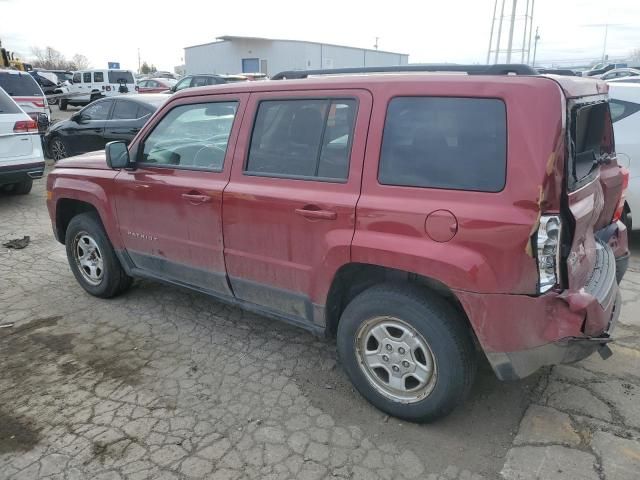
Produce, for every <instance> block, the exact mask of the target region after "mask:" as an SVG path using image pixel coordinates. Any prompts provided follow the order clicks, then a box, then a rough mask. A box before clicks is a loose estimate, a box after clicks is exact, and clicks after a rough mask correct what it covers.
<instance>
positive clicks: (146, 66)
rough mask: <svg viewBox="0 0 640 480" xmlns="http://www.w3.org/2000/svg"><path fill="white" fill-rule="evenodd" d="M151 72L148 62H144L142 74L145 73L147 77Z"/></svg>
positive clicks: (141, 69) (141, 68)
mask: <svg viewBox="0 0 640 480" xmlns="http://www.w3.org/2000/svg"><path fill="white" fill-rule="evenodd" d="M149 72H151V68H150V67H149V64H148V63H147V62H142V66H141V67H140V73H143V74H145V75H146V74H148V73H149Z"/></svg>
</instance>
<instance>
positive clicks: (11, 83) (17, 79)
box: [0, 72, 43, 97]
mask: <svg viewBox="0 0 640 480" xmlns="http://www.w3.org/2000/svg"><path fill="white" fill-rule="evenodd" d="M0 87H2V88H3V89H4V90H5V92H7V93H8V94H9V95H11V96H12V97H42V95H43V94H42V90H40V87H39V86H38V84H37V83H36V81H35V80H34V79H33V77H32V76H31V75H29V74H28V73H7V72H0Z"/></svg>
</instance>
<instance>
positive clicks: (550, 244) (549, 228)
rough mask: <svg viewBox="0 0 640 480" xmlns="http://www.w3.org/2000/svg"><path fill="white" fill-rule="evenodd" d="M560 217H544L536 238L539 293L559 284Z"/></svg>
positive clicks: (541, 219) (541, 218)
mask: <svg viewBox="0 0 640 480" xmlns="http://www.w3.org/2000/svg"><path fill="white" fill-rule="evenodd" d="M561 229H562V224H561V222H560V217H559V216H558V215H542V216H541V217H540V225H539V227H538V234H537V236H536V247H537V248H536V252H537V257H538V258H537V260H538V277H539V281H538V291H539V293H544V292H546V291H548V290H549V289H551V288H553V287H554V286H555V285H557V284H558V266H559V265H558V264H559V259H560V231H561Z"/></svg>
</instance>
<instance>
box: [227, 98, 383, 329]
mask: <svg viewBox="0 0 640 480" xmlns="http://www.w3.org/2000/svg"><path fill="white" fill-rule="evenodd" d="M371 103H372V101H371V95H370V93H369V92H367V91H364V90H330V91H310V92H288V93H287V94H283V93H282V92H264V93H252V94H251V98H250V101H249V106H248V107H247V112H246V114H245V117H244V120H243V125H242V132H241V138H240V140H239V141H238V147H237V149H236V154H235V158H234V161H233V169H232V173H231V181H230V182H229V185H228V186H227V188H226V189H225V191H224V218H223V221H224V241H225V262H226V266H227V273H228V275H229V280H230V282H231V285H232V288H233V291H234V294H235V296H236V297H238V298H240V299H242V300H244V301H247V302H250V303H253V304H258V305H261V306H262V307H264V308H266V309H268V310H271V311H273V312H275V313H277V314H279V315H283V316H286V317H288V318H289V319H290V320H292V321H297V322H303V323H307V324H308V323H310V322H313V321H314V318H315V321H316V323H318V324H322V320H323V318H322V315H321V314H320V313H319V312H320V311H321V310H322V309H317V308H314V306H324V303H325V300H326V296H327V290H328V288H329V284H330V282H331V279H332V278H333V275H334V274H335V272H336V270H337V269H338V268H339V267H340V266H341V265H343V264H345V263H347V262H349V259H350V245H351V240H352V237H353V232H354V225H355V224H354V222H355V206H356V202H357V200H358V197H359V195H360V179H361V174H362V162H363V156H364V149H365V142H366V131H367V126H368V122H369V116H370V113H371ZM356 132H357V133H356ZM314 310H315V311H316V314H315V315H314Z"/></svg>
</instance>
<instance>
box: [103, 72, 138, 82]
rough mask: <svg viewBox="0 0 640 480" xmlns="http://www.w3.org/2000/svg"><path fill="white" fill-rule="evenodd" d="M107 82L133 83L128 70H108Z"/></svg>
mask: <svg viewBox="0 0 640 480" xmlns="http://www.w3.org/2000/svg"><path fill="white" fill-rule="evenodd" d="M109 83H135V81H134V80H133V73H131V72H129V71H128V70H109Z"/></svg>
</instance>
